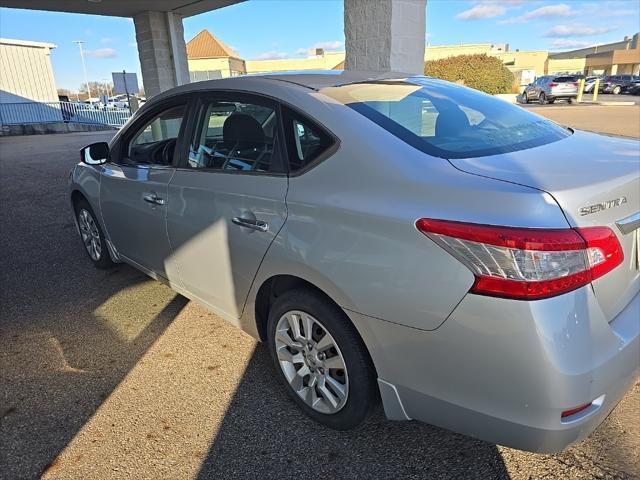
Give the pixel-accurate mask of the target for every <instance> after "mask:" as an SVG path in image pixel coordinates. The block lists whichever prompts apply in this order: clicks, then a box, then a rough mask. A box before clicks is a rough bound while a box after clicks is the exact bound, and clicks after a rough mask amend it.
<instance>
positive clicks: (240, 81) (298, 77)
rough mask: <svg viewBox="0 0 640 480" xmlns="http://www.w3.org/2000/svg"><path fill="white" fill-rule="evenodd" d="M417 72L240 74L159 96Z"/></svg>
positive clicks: (318, 85)
mask: <svg viewBox="0 0 640 480" xmlns="http://www.w3.org/2000/svg"><path fill="white" fill-rule="evenodd" d="M412 76H414V75H412V74H409V73H403V72H369V71H356V70H344V71H343V70H319V71H313V70H307V71H291V72H279V73H266V74H251V75H241V76H238V77H230V78H220V79H215V80H204V81H201V82H193V83H187V84H184V85H181V86H179V87H176V88H172V89H171V90H167V91H165V92H163V93H161V94H159V95H157V96H156V97H161V98H166V97H168V96H171V95H174V94H178V93H189V92H198V91H203V90H215V89H217V88H222V87H230V86H231V85H233V87H234V88H242V86H248V85H251V84H253V85H255V84H256V82H258V83H259V82H283V83H288V84H292V85H297V86H300V87H304V88H308V89H311V90H320V89H322V88H327V87H338V86H341V85H349V84H352V83H361V82H367V81H380V80H391V79H394V80H398V79H406V78H408V77H412Z"/></svg>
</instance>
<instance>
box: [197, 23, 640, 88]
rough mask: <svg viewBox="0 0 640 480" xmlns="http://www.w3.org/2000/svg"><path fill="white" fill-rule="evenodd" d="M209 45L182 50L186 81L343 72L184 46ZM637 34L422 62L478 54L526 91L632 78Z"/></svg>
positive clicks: (317, 63) (438, 50) (456, 48)
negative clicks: (548, 78)
mask: <svg viewBox="0 0 640 480" xmlns="http://www.w3.org/2000/svg"><path fill="white" fill-rule="evenodd" d="M204 36H206V37H207V38H211V39H214V40H215V42H217V43H218V44H220V45H224V44H223V43H222V42H221V41H220V40H217V39H216V38H215V36H214V35H212V34H210V33H209V32H208V31H206V30H204V31H202V32H200V33H199V34H198V35H197V36H196V37H194V39H193V40H192V41H191V42H189V44H188V45H187V47H188V48H187V50H188V54H189V58H188V64H189V71H190V76H191V79H192V80H196V79H197V80H201V79H202V80H204V79H206V78H221V77H228V76H232V75H240V74H245V73H265V72H282V71H287V70H330V69H336V70H342V69H344V68H345V53H344V52H327V51H325V50H323V49H317V50H316V51H315V52H314V54H313V55H309V56H307V57H301V58H285V59H277V60H242V59H240V58H239V57H238V55H237V54H236V53H235V52H233V51H232V50H231V49H229V48H228V47H224V46H223V47H218V46H216V45H215V43H214V42H209V43H211V46H210V47H209V48H208V49H207V50H200V51H199V53H198V54H197V55H194V54H192V53H191V50H190V49H189V46H190V45H191V44H192V43H196V42H197V43H200V42H201V38H202V37H204ZM638 36H639V35H638V34H637V33H636V34H635V35H634V36H633V37H632V38H630V37H627V38H625V39H624V40H623V41H621V42H614V43H609V44H604V45H598V46H594V47H589V48H583V49H578V50H572V51H567V52H560V53H550V52H549V51H548V50H526V51H520V50H517V49H516V50H510V49H509V44H506V43H502V44H492V43H468V44H459V45H434V46H432V45H427V46H426V48H425V54H424V59H425V61H426V62H428V61H433V60H440V59H443V58H448V57H456V56H459V55H474V54H484V55H489V56H494V57H497V58H499V59H500V60H502V62H503V63H504V65H505V66H506V67H507V68H508V69H509V70H510V71H511V72H512V73H513V74H514V76H515V78H516V81H517V82H518V83H519V84H521V85H526V84H528V83H530V82H531V81H533V79H535V78H536V77H539V76H541V75H551V74H563V73H580V74H587V75H593V74H607V75H611V74H615V73H632V74H635V75H637V74H638V70H639V67H640V50H639V41H638Z"/></svg>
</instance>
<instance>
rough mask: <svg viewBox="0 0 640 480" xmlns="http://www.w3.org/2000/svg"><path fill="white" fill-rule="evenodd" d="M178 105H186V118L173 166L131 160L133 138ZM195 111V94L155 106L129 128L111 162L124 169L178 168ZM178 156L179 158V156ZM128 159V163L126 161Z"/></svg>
mask: <svg viewBox="0 0 640 480" xmlns="http://www.w3.org/2000/svg"><path fill="white" fill-rule="evenodd" d="M178 105H184V109H185V110H184V116H183V117H182V123H181V124H180V131H179V132H178V136H177V137H176V145H175V147H174V151H173V161H172V162H171V165H156V164H153V163H137V162H134V161H133V160H130V159H129V157H128V154H127V153H126V152H127V151H128V146H129V144H130V143H131V141H132V140H133V138H134V137H135V136H136V135H137V134H138V133H139V132H140V131H141V130H142V128H143V127H145V126H146V125H147V124H148V122H149V121H151V120H152V119H153V118H155V117H156V116H157V115H158V114H159V113H161V112H164V111H166V110H169V109H171V108H174V107H176V106H178ZM192 111H193V94H185V95H179V96H175V97H172V98H171V99H170V100H169V101H167V102H160V103H159V104H158V105H154V106H153V107H152V108H150V109H149V111H146V112H144V113H143V115H141V116H140V118H137V119H136V120H135V122H133V123H132V124H131V125H129V126H128V127H127V130H126V131H125V132H123V133H122V136H121V137H120V138H119V139H118V146H117V149H116V150H117V151H116V153H117V156H116V159H115V160H114V159H113V157H112V159H111V160H110V163H113V164H115V165H118V166H124V167H135V168H156V169H167V168H176V164H177V163H178V162H179V158H180V152H181V151H184V145H183V144H184V134H185V132H186V131H187V128H188V126H189V124H190V123H191V122H190V119H191V117H192ZM177 155H178V156H177ZM124 159H127V160H128V161H126V162H125V161H124Z"/></svg>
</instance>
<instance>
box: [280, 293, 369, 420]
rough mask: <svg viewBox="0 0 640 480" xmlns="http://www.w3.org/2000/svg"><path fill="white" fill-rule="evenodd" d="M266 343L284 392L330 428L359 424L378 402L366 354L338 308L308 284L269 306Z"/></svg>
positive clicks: (351, 326) (356, 335)
mask: <svg viewBox="0 0 640 480" xmlns="http://www.w3.org/2000/svg"><path fill="white" fill-rule="evenodd" d="M268 344H269V350H270V352H271V357H272V359H273V362H274V364H275V366H276V370H277V371H278V374H279V375H280V377H281V378H282V380H283V381H284V384H285V388H286V391H287V393H288V395H289V396H290V397H291V398H292V399H293V401H294V402H295V403H296V404H297V405H298V407H299V408H300V409H301V410H302V411H303V412H304V413H306V414H307V415H308V416H310V417H311V418H313V419H314V420H316V421H317V422H319V423H321V424H323V425H326V426H328V427H330V428H334V429H336V430H348V429H351V428H355V427H357V426H359V425H360V424H362V423H363V422H364V421H365V420H366V419H367V418H368V417H369V416H370V415H371V413H372V412H373V410H374V408H375V407H376V405H377V403H378V390H377V382H376V375H375V372H374V369H373V366H372V364H371V360H370V358H369V354H368V352H367V350H366V348H365V346H364V344H363V342H362V340H361V339H360V337H359V335H358V334H357V332H356V330H355V328H354V327H353V325H352V324H351V323H350V321H349V319H348V317H346V315H345V314H344V312H343V311H342V310H341V309H340V308H339V307H337V306H336V305H334V304H333V303H331V302H330V301H328V300H327V299H326V298H323V297H322V296H321V295H319V294H317V293H315V292H314V291H312V290H307V289H300V290H294V291H291V292H287V293H285V294H283V295H281V296H280V297H278V299H277V300H276V301H275V303H274V305H273V306H272V308H271V309H270V312H269V325H268Z"/></svg>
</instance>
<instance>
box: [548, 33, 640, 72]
mask: <svg viewBox="0 0 640 480" xmlns="http://www.w3.org/2000/svg"><path fill="white" fill-rule="evenodd" d="M639 37H640V34H638V33H636V34H635V35H633V37H625V38H624V40H622V41H621V42H614V43H608V44H604V45H595V46H593V47H588V48H581V49H578V50H571V51H569V52H561V53H553V54H550V55H549V60H548V63H547V73H550V74H555V73H584V74H586V75H616V74H625V73H626V74H633V75H638V74H639V73H640V38H639Z"/></svg>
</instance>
